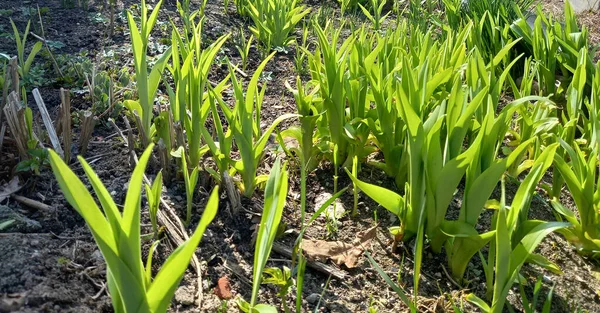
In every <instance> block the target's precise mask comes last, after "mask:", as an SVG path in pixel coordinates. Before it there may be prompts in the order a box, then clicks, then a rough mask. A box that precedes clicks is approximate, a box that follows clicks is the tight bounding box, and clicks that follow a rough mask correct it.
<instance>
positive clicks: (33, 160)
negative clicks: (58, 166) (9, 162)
mask: <svg viewBox="0 0 600 313" xmlns="http://www.w3.org/2000/svg"><path fill="white" fill-rule="evenodd" d="M27 154H28V155H29V158H28V159H25V160H23V161H21V162H19V164H17V168H16V171H17V172H33V173H34V174H35V175H40V168H41V167H43V166H48V165H49V161H48V150H46V149H42V148H30V149H29V150H28V151H27Z"/></svg>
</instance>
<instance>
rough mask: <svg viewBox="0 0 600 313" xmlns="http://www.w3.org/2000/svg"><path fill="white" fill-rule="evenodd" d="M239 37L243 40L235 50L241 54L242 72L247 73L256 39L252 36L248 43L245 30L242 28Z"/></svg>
mask: <svg viewBox="0 0 600 313" xmlns="http://www.w3.org/2000/svg"><path fill="white" fill-rule="evenodd" d="M239 36H240V37H241V39H240V41H239V43H238V44H236V46H235V48H236V49H237V50H238V52H239V53H240V58H241V59H242V71H245V70H246V67H247V66H248V56H249V54H250V48H251V47H252V40H253V39H254V35H250V38H248V41H246V39H245V38H246V37H245V34H244V30H243V29H241V28H240V35H239Z"/></svg>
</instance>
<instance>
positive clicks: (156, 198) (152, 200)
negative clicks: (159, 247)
mask: <svg viewBox="0 0 600 313" xmlns="http://www.w3.org/2000/svg"><path fill="white" fill-rule="evenodd" d="M145 187H146V197H147V199H148V211H149V213H150V223H151V224H152V231H153V232H154V237H155V238H157V236H158V222H157V221H156V214H157V213H158V207H159V206H160V196H161V194H162V187H163V176H162V171H160V172H158V174H157V175H156V178H154V182H153V183H152V186H150V185H148V184H146V185H145Z"/></svg>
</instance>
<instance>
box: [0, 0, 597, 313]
mask: <svg viewBox="0 0 600 313" xmlns="http://www.w3.org/2000/svg"><path fill="white" fill-rule="evenodd" d="M174 2H175V1H173V0H166V1H165V3H164V5H163V10H162V12H161V14H160V17H159V19H160V20H161V21H163V22H164V21H167V20H168V17H172V18H173V19H174V22H175V23H179V20H178V18H177V11H176V6H175V3H174ZM333 2H334V1H327V2H326V1H314V2H313V1H309V3H308V5H309V6H311V7H312V8H313V11H317V9H318V8H319V7H322V6H324V7H330V6H333V7H334V8H337V4H336V3H333ZM561 2H562V1H561V0H551V1H548V2H546V3H544V5H545V6H544V7H545V8H546V9H547V10H550V11H552V12H555V13H556V14H559V13H558V12H560V8H562V5H560V6H559V4H560V3H561ZM136 3H137V1H133V0H127V1H124V2H122V1H121V2H119V11H122V10H123V9H127V8H130V7H131V6H132V5H134V4H136ZM38 5H39V7H40V8H47V10H45V11H46V13H45V14H44V15H43V17H42V19H43V21H44V28H45V35H46V38H47V39H49V40H53V41H60V42H62V43H64V46H63V47H61V48H57V49H56V50H54V52H55V53H56V54H61V55H67V56H68V55H73V54H78V53H82V51H83V52H85V53H86V57H88V58H91V59H93V60H94V61H95V62H100V63H103V64H110V65H111V66H115V67H122V66H129V67H132V60H131V52H130V48H129V46H128V41H129V39H128V35H127V30H126V22H125V20H124V19H123V17H122V16H121V15H117V18H116V31H115V33H114V34H113V37H112V38H108V30H107V25H106V21H105V19H104V20H102V17H106V15H107V14H108V13H107V10H106V9H105V10H102V8H101V7H102V1H96V2H94V1H89V8H87V9H85V8H82V7H79V6H78V5H74V6H73V7H72V8H65V7H63V5H61V1H60V0H31V1H27V2H22V1H14V0H0V9H1V10H10V11H12V12H10V13H11V14H10V15H8V14H0V33H1V32H9V33H10V32H12V29H11V26H10V22H9V19H8V18H9V17H11V18H12V19H13V20H14V21H15V23H16V25H17V26H18V27H19V29H21V30H22V29H24V27H25V25H26V24H27V20H28V19H29V18H30V17H31V18H32V24H35V23H37V22H36V21H37V11H36V10H37V6H38ZM32 10H33V12H35V13H34V14H32V13H31V12H32ZM336 10H337V9H336ZM27 12H29V13H27ZM206 15H207V17H206V27H205V32H204V33H205V36H206V40H207V41H209V42H210V41H211V40H214V39H216V38H218V37H219V36H221V35H223V34H225V33H228V32H235V31H237V30H238V29H239V27H240V26H243V27H247V25H248V24H249V22H248V21H245V20H243V19H241V18H240V17H239V16H238V15H237V14H235V9H234V8H233V7H230V8H229V9H228V10H227V13H226V12H225V10H224V8H223V2H222V1H220V0H209V1H208V6H207V8H206ZM598 18H600V17H599V16H598V15H597V14H596V15H593V14H592V13H586V14H584V15H582V18H581V21H582V23H584V24H586V25H589V27H590V30H591V31H590V32H591V38H592V40H593V42H594V43H598V42H600V29H599V27H598V25H597V21H599V20H600V19H598ZM99 20H100V22H99ZM38 24H39V23H38ZM165 24H168V23H166V22H165ZM157 28H158V30H157V31H155V33H154V35H153V36H154V37H156V38H164V37H166V36H169V35H170V31H168V28H167V25H165V26H161V25H158V27H157ZM32 29H33V31H34V32H36V33H37V31H39V28H36V26H35V25H34V26H32ZM246 35H248V32H247V34H246ZM30 41H31V42H33V40H32V39H31V38H30ZM111 51H112V52H114V55H111V54H110V53H108V52H111ZM0 52H6V53H9V54H13V55H14V53H15V51H14V43H13V42H12V41H11V40H9V39H7V38H5V37H2V39H0ZM220 55H226V56H228V57H229V58H230V59H231V60H232V62H233V63H236V62H238V61H239V59H240V57H239V54H238V52H237V50H236V48H235V46H234V45H233V44H232V43H231V42H228V43H227V44H226V46H225V48H224V49H223V51H222V52H221V53H220ZM38 59H39V60H43V59H44V57H38ZM293 60H294V51H293V48H291V50H290V51H288V52H287V53H283V52H282V53H278V54H277V55H276V57H275V58H274V60H272V61H271V62H270V63H269V65H268V67H267V68H266V70H265V71H266V72H268V73H269V75H270V77H271V79H270V81H269V82H268V89H267V94H266V95H265V103H264V105H263V120H264V121H265V123H268V122H270V121H272V120H274V119H275V118H276V117H278V116H279V115H281V114H282V113H288V112H289V113H293V112H294V111H295V104H294V99H293V96H292V95H291V94H290V93H288V92H287V91H286V89H285V87H284V82H286V81H289V82H293V81H294V80H295V77H296V75H297V74H296V73H295V70H294V63H293V62H294V61H293ZM46 61H47V60H46ZM259 62H260V54H259V52H258V51H257V49H255V48H252V51H251V60H250V64H249V68H248V70H247V71H246V72H247V73H252V72H253V71H254V69H255V68H256V67H257V65H258V63H259ZM226 72H227V67H226V66H224V65H218V64H217V65H215V66H214V67H213V70H212V71H211V74H210V79H213V80H214V81H218V80H221V79H223V78H224V77H225V75H226ZM48 74H49V75H51V74H50V73H48ZM60 87H62V86H61V84H60V82H58V83H57V82H54V83H51V84H48V85H45V86H44V87H43V88H40V89H41V92H42V96H43V97H44V100H45V102H46V104H47V105H48V107H49V110H50V111H51V114H53V115H56V114H57V106H58V104H59V102H60V98H59V88H60ZM80 88H82V87H80ZM163 92H164V91H163ZM160 97H164V95H160ZM226 100H227V99H226ZM73 106H74V108H76V109H86V108H88V107H89V103H88V98H86V97H85V96H84V95H79V94H78V95H74V96H73ZM121 123H122V122H121V121H120V119H119V120H117V124H118V125H120V126H121V125H122V124H121ZM115 134H116V133H115V130H114V129H113V128H112V127H110V126H109V125H108V123H107V122H106V121H105V120H102V121H101V122H100V123H99V125H98V126H97V127H96V129H95V131H94V133H93V138H92V142H91V144H90V147H89V150H88V152H87V154H86V159H87V160H88V161H89V162H90V163H91V164H92V167H93V168H94V170H95V171H96V172H97V174H98V176H99V177H100V179H101V180H102V181H103V182H104V183H105V184H106V187H107V189H108V190H109V192H110V193H111V194H112V195H113V198H114V199H115V201H116V202H117V203H123V201H124V197H125V193H126V189H127V182H128V180H129V176H128V175H129V173H130V172H131V171H130V165H129V162H128V150H127V148H126V147H125V144H124V143H123V142H122V140H120V138H119V137H118V136H115ZM74 138H77V133H76V134H75V135H74ZM271 149H272V151H270V152H268V153H267V158H266V161H265V162H264V163H265V164H272V161H273V160H274V158H275V155H276V153H277V151H275V149H276V147H275V146H272V147H271ZM16 163H17V152H16V149H15V148H14V146H11V144H10V142H6V143H5V147H3V148H2V150H1V152H0V186H3V185H5V184H6V183H7V182H8V181H9V180H10V178H11V177H12V176H13V174H14V169H15V166H16ZM71 166H72V168H73V169H74V171H75V172H76V174H78V175H80V177H81V176H83V171H82V169H81V166H79V165H78V163H77V162H73V163H72V164H71ZM156 171H157V169H156V168H151V169H149V170H148V171H147V175H148V176H149V177H153V176H154V175H155V174H156ZM261 171H268V168H266V167H265V168H263V169H261ZM332 173H333V169H332V168H331V166H330V165H328V164H323V165H322V166H321V167H319V168H318V169H317V170H316V171H314V172H313V173H311V174H310V176H309V180H308V186H310V187H309V189H310V190H309V196H308V203H309V210H311V209H312V207H313V205H314V202H315V200H316V198H318V197H319V196H320V195H321V194H323V193H325V192H329V193H332V191H333V178H332V176H333V175H332ZM360 175H361V178H363V179H365V180H368V181H370V182H374V183H378V184H380V185H382V186H386V187H389V188H391V189H395V187H394V183H393V181H392V180H391V179H389V178H387V177H386V176H385V175H384V174H383V173H381V172H379V171H377V170H375V169H371V168H368V167H365V169H364V170H363V171H362V173H361V174H360ZM19 176H20V181H21V184H22V187H21V189H20V190H19V191H18V193H17V194H18V195H21V196H24V197H27V198H30V199H33V200H37V201H40V202H42V203H44V204H46V205H48V207H47V208H45V209H41V208H37V209H35V208H31V207H30V206H27V205H24V204H22V203H20V202H18V201H16V200H14V199H13V198H8V199H7V200H5V201H4V202H3V203H0V220H2V219H3V217H6V216H9V217H11V218H15V219H16V220H17V222H15V223H14V224H13V225H12V226H11V227H10V228H9V229H7V230H5V232H4V233H0V312H112V308H111V304H110V299H109V297H108V295H107V292H106V288H105V286H104V282H105V274H106V269H105V265H104V262H103V259H102V256H101V254H100V252H99V251H98V249H97V248H96V247H95V244H94V241H93V239H92V237H91V234H90V233H89V231H88V229H87V227H86V226H85V223H84V221H83V219H82V218H80V217H79V215H77V213H76V212H75V211H74V210H73V209H72V208H70V207H69V206H68V205H67V203H66V202H65V200H64V199H63V196H62V193H61V192H60V191H59V189H58V185H57V183H56V181H55V180H54V178H53V176H52V173H51V171H50V170H49V168H47V167H45V168H42V170H41V173H40V175H39V176H33V175H24V174H20V175H19ZM214 184H215V183H214V182H212V181H211V180H210V179H209V177H208V176H206V175H205V176H203V177H202V178H201V181H200V183H199V185H200V192H199V193H197V195H196V196H195V198H194V212H195V213H194V216H193V219H192V223H191V225H190V228H189V229H195V226H196V223H197V222H198V220H199V218H200V216H201V213H202V210H203V207H204V204H205V202H206V199H207V197H208V193H209V192H210V190H211V188H212V186H214ZM339 185H340V186H342V187H345V186H348V185H351V182H350V180H349V179H348V178H347V177H345V175H344V176H342V177H340V181H339ZM299 190H300V184H299V173H295V172H292V173H291V178H290V192H289V196H288V204H287V207H286V210H285V212H284V220H283V222H285V223H287V228H288V229H289V230H292V234H288V235H286V236H284V237H283V238H281V239H279V240H278V243H280V244H282V245H284V246H288V247H291V245H292V242H293V240H294V239H295V236H296V235H294V234H293V230H296V231H297V230H298V229H299V225H300V224H301V223H300V221H299V217H298V206H299ZM164 197H165V199H166V200H167V203H169V205H171V207H172V208H173V209H174V210H176V211H177V212H179V213H180V214H181V215H180V216H184V214H185V213H184V212H185V188H184V184H183V181H182V180H181V179H174V180H173V181H172V182H170V183H169V184H167V192H166V193H165V194H164ZM221 200H222V201H221V203H220V212H219V213H218V215H217V217H216V218H215V220H214V222H213V223H212V224H211V225H210V227H209V228H208V230H207V233H206V234H205V236H204V238H203V240H202V242H201V243H200V246H199V248H198V249H197V251H196V255H197V256H198V258H199V259H200V260H201V263H202V267H203V268H202V278H201V279H202V289H203V291H204V292H203V296H202V301H201V302H200V301H198V299H195V298H194V295H195V294H196V292H197V290H196V281H197V277H196V275H195V274H194V273H193V271H191V270H188V271H187V272H186V275H185V277H184V280H183V281H182V284H181V287H180V288H179V289H178V290H177V292H176V295H175V298H174V300H173V305H172V308H171V309H170V312H217V311H218V310H219V309H220V308H222V307H223V306H225V307H227V308H228V310H227V311H228V312H237V311H238V309H237V306H236V304H235V301H234V300H230V301H229V302H228V303H223V302H222V301H221V300H220V299H219V298H218V297H217V295H215V293H214V292H213V288H214V287H215V286H216V285H217V281H218V280H219V279H220V278H222V277H228V279H229V280H230V282H231V287H232V291H233V294H234V297H236V296H241V297H243V298H244V299H249V298H250V290H251V281H252V263H253V244H252V242H251V239H250V238H251V237H252V233H253V226H254V225H255V223H256V216H257V215H258V216H260V212H261V210H262V194H261V193H260V192H257V193H256V194H255V195H254V197H253V198H252V199H244V201H243V210H242V212H243V213H241V214H239V215H237V216H231V215H230V214H229V213H228V211H227V210H225V209H224V208H226V207H227V199H225V198H223V197H222V199H221ZM457 201H458V200H457ZM341 202H342V203H343V204H344V205H345V207H347V208H351V207H352V205H353V197H352V194H351V193H346V194H345V195H344V196H343V197H342V198H341ZM143 203H145V200H144V201H143ZM358 211H359V215H358V216H356V217H349V216H345V217H343V218H342V219H341V220H340V221H339V225H338V231H337V233H335V234H333V235H330V234H329V232H328V230H327V225H326V224H327V223H326V221H325V219H324V218H319V219H317V221H316V222H315V223H314V224H313V226H312V227H311V228H310V229H309V231H308V233H307V236H308V237H310V238H315V239H324V238H327V239H335V240H341V241H345V242H351V241H352V240H353V239H354V238H355V235H356V233H357V232H359V231H361V230H364V229H366V228H369V227H371V226H373V225H375V224H377V223H379V232H378V235H377V240H375V241H374V244H373V246H372V250H371V253H372V255H373V257H374V258H375V260H376V261H377V262H378V263H379V265H380V266H381V267H382V268H383V269H384V270H385V271H386V272H387V273H388V274H389V275H390V276H391V277H397V276H398V277H399V278H400V280H401V282H402V284H403V287H404V288H405V289H406V290H411V288H412V278H413V277H412V267H413V259H412V252H411V251H412V249H413V245H414V242H406V243H404V245H402V246H400V247H399V248H398V249H397V250H396V251H391V244H390V243H391V241H390V237H389V236H388V234H387V231H386V228H387V227H388V226H392V225H395V224H394V223H395V221H394V220H393V218H392V217H390V216H389V214H388V213H387V211H386V210H385V209H383V208H381V207H379V206H378V205H377V204H376V203H374V202H373V201H372V200H370V199H369V198H368V197H366V196H364V195H361V196H360V199H359V207H358ZM142 212H143V214H144V215H143V227H142V233H149V232H150V231H151V229H150V222H149V218H148V216H147V210H146V209H145V208H144V209H143V211H142ZM531 212H532V213H531V214H532V215H534V217H536V218H541V219H554V216H553V214H552V212H551V209H550V208H549V206H548V203H547V202H546V201H544V200H543V199H542V200H539V199H537V200H536V201H534V203H533V204H532V208H531ZM449 214H451V213H449ZM374 216H377V217H378V220H377V222H375V220H374ZM296 234H297V233H296ZM148 245H149V242H146V243H145V247H146V249H147V247H148ZM170 250H171V247H170V245H169V244H167V243H166V241H165V244H161V245H160V246H159V249H158V251H157V253H156V254H155V258H156V260H155V266H156V267H157V268H156V269H158V266H159V264H161V262H162V261H164V259H165V256H166V255H168V253H169V251H170ZM426 251H427V250H426ZM538 252H539V253H541V254H542V255H544V256H546V257H548V258H549V259H550V260H551V261H553V262H555V263H556V264H557V265H559V266H560V267H561V269H562V271H563V272H564V274H562V275H559V274H554V273H550V272H547V271H544V270H542V269H540V268H538V267H535V266H532V265H526V266H525V267H524V269H523V271H522V272H523V276H524V277H525V278H526V279H527V280H528V281H530V282H534V281H535V279H536V278H537V277H538V276H539V275H543V292H542V296H545V294H546V293H547V292H548V290H549V288H550V287H551V286H555V289H554V297H553V300H552V301H553V303H552V304H553V305H552V307H553V309H552V312H574V311H577V310H582V311H588V312H600V268H599V267H598V264H596V263H594V262H593V261H591V260H588V259H586V258H584V257H582V256H580V255H579V254H577V253H576V252H575V251H573V249H572V248H571V247H570V245H569V244H568V243H567V242H566V241H565V240H564V238H562V237H561V236H560V235H556V234H553V235H551V236H549V237H548V238H547V239H546V240H545V241H544V242H543V244H542V245H541V246H540V248H539V251H538ZM445 264H446V257H445V255H444V254H440V255H434V254H431V253H429V252H426V253H425V260H424V264H423V273H422V278H421V288H420V294H419V297H420V310H421V311H422V312H453V311H452V309H451V300H452V301H454V302H456V303H457V305H459V306H460V303H461V297H462V296H463V295H464V294H466V293H468V292H475V293H476V294H477V295H479V296H481V297H483V296H484V294H485V278H484V277H483V274H482V271H481V268H480V263H479V261H478V260H476V258H474V259H473V260H472V261H471V264H470V265H469V267H468V273H467V276H468V278H469V279H471V280H472V282H471V284H470V285H469V286H467V288H465V289H461V288H459V287H457V286H456V285H455V283H454V282H453V281H452V280H451V279H450V278H449V276H448V275H447V274H446V271H445V268H444V267H445ZM290 265H291V263H290V261H289V257H286V256H284V255H279V254H277V253H273V254H272V255H271V261H270V263H269V266H277V267H281V266H290ZM329 265H331V266H336V265H335V264H329ZM156 269H155V270H156ZM340 269H341V271H342V272H343V273H345V277H344V278H343V279H339V278H332V279H331V281H330V283H329V284H328V285H327V286H326V282H327V281H328V278H329V275H327V274H325V273H322V272H319V271H317V270H314V269H311V268H308V269H307V272H306V276H305V286H304V300H303V307H304V309H305V311H306V312H313V311H315V308H316V307H317V305H318V306H319V309H318V312H368V310H369V308H371V307H373V308H376V309H377V310H378V312H404V311H406V307H405V306H404V305H403V304H402V302H401V301H400V299H399V298H398V296H397V295H396V294H395V293H394V292H393V291H392V290H391V289H389V288H387V286H386V284H385V282H384V281H383V279H381V278H380V276H379V275H378V274H377V272H376V271H375V270H374V269H373V268H372V267H371V266H370V265H369V263H368V262H367V261H366V259H365V258H363V259H361V263H360V265H359V266H358V267H357V268H354V269H347V268H345V267H342V268H340ZM528 292H531V288H529V289H528ZM276 294H277V290H275V288H272V287H271V286H263V288H261V294H260V301H262V302H264V303H271V304H274V305H277V306H279V305H280V304H281V302H280V299H279V298H278V297H277V296H276ZM291 294H292V296H291V297H292V299H290V300H289V302H290V303H289V304H290V305H291V304H292V303H293V301H294V300H295V299H293V298H294V297H295V296H293V295H294V294H295V293H294V292H292V293H291ZM321 294H323V298H322V300H321V301H319V296H320V295H321ZM518 295H519V290H518V288H513V290H512V291H511V293H510V296H509V302H510V303H511V304H512V305H513V306H514V307H515V309H516V310H520V309H522V304H521V303H520V300H519V299H520V296H518ZM197 302H200V303H197ZM462 303H463V305H464V311H465V312H476V311H477V310H476V309H475V308H474V307H472V306H470V305H469V304H468V303H466V301H462Z"/></svg>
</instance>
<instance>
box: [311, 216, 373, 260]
mask: <svg viewBox="0 0 600 313" xmlns="http://www.w3.org/2000/svg"><path fill="white" fill-rule="evenodd" d="M375 235H377V225H375V226H373V227H371V228H369V229H367V230H364V231H361V232H359V233H358V234H357V235H356V239H354V241H353V242H352V243H346V242H342V241H325V240H312V239H304V240H303V241H302V250H303V251H304V252H305V253H306V255H307V256H308V257H309V258H312V259H317V260H326V259H330V260H332V261H334V262H335V263H336V264H338V265H341V264H345V265H346V266H347V267H348V268H355V267H357V266H358V260H359V258H360V256H361V255H362V253H363V251H364V249H365V248H367V246H368V245H369V244H370V243H371V240H373V238H375Z"/></svg>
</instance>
